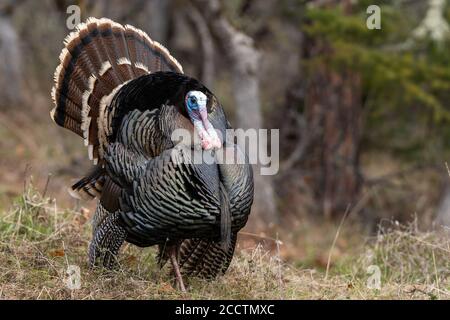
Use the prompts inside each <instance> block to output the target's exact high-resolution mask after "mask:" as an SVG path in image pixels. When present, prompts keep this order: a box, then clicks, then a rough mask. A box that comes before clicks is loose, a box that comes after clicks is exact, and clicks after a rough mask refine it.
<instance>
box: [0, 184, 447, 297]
mask: <svg viewBox="0 0 450 320" xmlns="http://www.w3.org/2000/svg"><path fill="white" fill-rule="evenodd" d="M90 216H91V210H88V209H85V208H81V209H79V210H63V209H61V208H59V207H58V205H57V203H56V201H55V200H54V199H49V198H47V197H45V196H42V195H41V193H40V192H38V191H37V190H36V189H35V188H34V187H33V186H32V185H29V184H28V185H26V188H25V191H24V193H23V194H22V195H20V196H18V197H17V198H16V199H15V201H14V203H13V204H12V205H11V207H10V208H9V209H7V210H4V211H3V212H2V213H0V298H1V299H445V298H450V281H449V277H448V276H449V273H450V259H448V255H449V253H450V242H449V241H448V238H446V235H445V230H444V231H442V232H441V233H439V232H433V233H425V232H420V231H419V230H417V227H416V226H415V225H414V224H412V225H409V226H407V227H406V226H401V225H399V224H396V223H395V222H389V223H387V224H386V225H385V226H384V227H383V229H380V231H379V232H378V235H377V236H375V237H364V236H363V234H364V233H362V232H359V231H358V232H355V229H356V228H358V227H357V226H356V225H353V223H352V222H348V223H347V224H346V223H345V222H344V224H343V225H342V226H341V227H339V226H336V225H335V224H332V223H330V224H328V223H321V225H320V227H319V226H316V225H314V224H313V223H311V224H307V225H302V226H300V227H299V228H298V230H299V231H298V233H299V234H300V236H298V235H297V234H292V233H287V232H282V230H279V240H278V242H277V241H276V239H272V238H270V237H267V236H265V235H264V234H259V235H253V234H249V233H246V232H242V234H241V235H240V237H239V247H238V250H237V253H236V256H235V258H234V259H233V262H232V264H231V266H230V268H229V270H228V272H227V273H226V275H224V276H222V277H220V278H218V279H215V280H213V281H205V280H201V279H188V280H187V284H188V292H187V293H186V294H183V293H181V292H180V291H178V290H177V289H175V288H174V287H173V277H172V275H171V273H170V272H169V270H168V268H163V269H162V270H161V269H160V268H159V267H158V266H157V265H156V263H155V256H156V251H155V250H154V249H153V248H148V249H138V248H136V247H134V246H131V245H127V246H125V247H124V248H123V250H122V252H121V259H120V269H119V270H116V271H112V272H111V271H109V272H108V271H106V270H102V269H98V270H91V269H89V268H88V265H87V260H86V253H87V247H88V244H89V239H90V230H91V229H90V228H91V227H90V222H89V219H90ZM297 239H301V241H300V240H297ZM294 243H295V244H294ZM294 247H295V248H297V247H301V248H302V249H303V251H299V250H294ZM294 252H295V255H296V257H294ZM69 266H75V269H76V268H78V267H79V268H80V282H79V285H80V286H79V288H77V282H76V281H75V282H73V279H75V278H74V276H70V275H69V273H70V270H71V268H74V267H69ZM68 270H69V273H68ZM72 270H73V269H72ZM75 272H76V270H75ZM71 279H72V282H71V283H72V286H71V285H70V284H69V283H68V282H70V281H71ZM378 279H379V280H380V281H378Z"/></svg>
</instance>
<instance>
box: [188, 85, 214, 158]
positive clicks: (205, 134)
mask: <svg viewBox="0 0 450 320" xmlns="http://www.w3.org/2000/svg"><path fill="white" fill-rule="evenodd" d="M207 102H208V97H207V96H206V95H205V94H204V93H203V92H201V91H195V90H193V91H189V92H188V93H187V94H186V97H185V105H186V111H187V113H188V115H189V118H190V119H191V121H192V123H193V125H194V127H195V128H196V129H197V132H198V134H199V136H200V139H201V140H202V147H203V148H204V149H206V150H208V149H211V148H220V147H221V146H222V142H221V141H220V139H219V137H218V136H217V133H216V131H215V129H214V127H213V126H212V124H211V122H209V120H208V111H207V109H206V104H207Z"/></svg>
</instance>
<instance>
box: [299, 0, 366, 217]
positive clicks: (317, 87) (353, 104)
mask: <svg viewBox="0 0 450 320" xmlns="http://www.w3.org/2000/svg"><path fill="white" fill-rule="evenodd" d="M344 9H345V10H346V11H347V12H348V10H350V8H349V7H344ZM305 49H306V56H307V57H312V58H314V57H318V56H326V55H330V56H332V55H333V52H332V51H333V49H332V48H331V47H330V45H329V44H327V43H326V42H324V41H321V40H320V39H307V41H306V45H305ZM361 109H362V97H361V79H360V77H359V75H358V74H356V73H355V72H353V71H351V70H343V71H339V72H338V71H336V70H333V68H332V67H331V66H329V65H327V62H322V63H321V64H320V65H319V66H317V67H316V68H315V69H314V71H313V74H312V76H311V78H310V80H309V83H308V86H307V90H306V103H305V114H306V120H307V126H308V127H309V129H308V132H318V134H317V136H316V137H314V141H312V143H311V146H312V147H311V153H310V154H309V157H308V160H306V164H305V165H306V167H307V169H308V171H309V172H311V179H310V182H311V187H312V190H313V192H314V194H315V196H316V199H317V201H318V202H319V203H320V204H321V211H322V213H323V215H324V216H325V217H326V218H336V217H339V216H341V215H343V214H344V213H345V211H346V210H347V208H348V207H349V206H354V205H355V204H356V202H357V200H358V197H359V195H360V191H361V185H362V183H361V182H362V181H361V180H362V179H361V177H360V171H359V146H360V142H361V131H362V127H361V117H362V110H361Z"/></svg>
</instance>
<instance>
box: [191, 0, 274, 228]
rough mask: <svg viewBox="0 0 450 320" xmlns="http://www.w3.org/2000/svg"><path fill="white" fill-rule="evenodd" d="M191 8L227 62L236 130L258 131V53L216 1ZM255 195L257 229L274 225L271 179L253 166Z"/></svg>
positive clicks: (197, 1) (198, 1) (203, 1)
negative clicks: (196, 13) (263, 225)
mask: <svg viewBox="0 0 450 320" xmlns="http://www.w3.org/2000/svg"><path fill="white" fill-rule="evenodd" d="M193 3H194V5H195V6H196V7H197V8H198V9H199V11H200V12H201V14H202V15H203V16H204V17H205V20H206V21H207V23H208V26H209V29H210V30H211V33H212V34H213V36H214V38H215V39H216V40H217V41H218V43H219V45H220V47H221V49H222V52H223V53H224V54H225V57H226V58H227V59H228V61H229V64H230V71H231V76H232V87H233V94H234V100H235V103H236V116H237V117H236V119H237V127H238V128H242V129H249V128H254V129H260V128H262V126H263V121H262V115H261V103H260V92H259V78H258V70H259V63H260V55H261V54H260V52H259V51H258V50H257V49H256V48H255V47H254V44H253V40H252V39H251V38H250V37H248V36H247V35H245V34H244V33H242V32H240V31H238V30H236V29H235V28H234V27H233V26H232V25H231V24H230V22H229V21H228V20H227V19H226V18H225V16H224V15H223V13H222V8H221V3H220V1H218V0H212V1H206V0H195V1H193ZM253 169H254V179H255V196H254V204H253V211H252V213H253V214H254V215H255V216H257V217H258V219H256V220H254V221H255V222H256V224H257V227H259V226H260V225H259V224H261V223H265V225H266V226H267V224H270V223H277V222H278V215H277V212H276V207H275V195H274V190H273V186H272V177H271V176H261V175H260V170H259V169H260V166H259V165H255V166H254V168H253Z"/></svg>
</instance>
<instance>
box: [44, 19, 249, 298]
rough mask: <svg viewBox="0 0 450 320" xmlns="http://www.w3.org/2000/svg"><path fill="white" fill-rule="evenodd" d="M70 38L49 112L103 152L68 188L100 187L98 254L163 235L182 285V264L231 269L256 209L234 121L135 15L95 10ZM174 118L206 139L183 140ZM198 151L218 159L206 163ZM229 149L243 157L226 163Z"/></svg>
mask: <svg viewBox="0 0 450 320" xmlns="http://www.w3.org/2000/svg"><path fill="white" fill-rule="evenodd" d="M64 43H65V48H64V49H63V50H62V52H61V55H60V64H59V66H58V67H57V69H56V71H55V76H54V81H55V85H54V87H53V89H52V98H53V101H54V103H55V108H54V109H53V110H52V112H51V117H52V119H53V120H54V121H55V122H56V123H57V124H58V125H60V126H62V127H64V128H67V129H69V130H71V131H73V132H75V133H76V134H78V135H79V136H81V137H82V138H83V139H84V143H85V145H86V146H87V148H88V154H89V158H90V159H91V160H93V162H94V167H93V168H92V170H91V171H90V172H89V173H88V174H87V175H86V176H85V177H84V178H82V179H81V180H80V181H79V182H77V183H76V184H74V185H73V186H72V187H71V188H70V193H71V194H72V195H73V196H75V197H77V198H84V199H86V198H87V199H93V198H98V204H97V210H96V212H95V214H94V217H93V223H92V224H93V239H92V241H91V244H90V247H89V262H90V265H91V266H94V265H103V266H105V267H107V268H113V267H114V266H115V265H116V264H117V254H118V252H119V249H120V247H121V245H122V244H123V242H124V241H127V242H130V243H132V244H135V245H137V246H141V247H146V246H152V245H159V251H160V253H159V259H160V262H161V263H162V264H163V263H164V262H165V261H167V260H168V259H170V261H171V263H172V267H173V270H174V272H175V275H176V279H177V281H178V283H179V285H180V287H181V289H182V290H184V284H183V281H182V277H181V275H182V274H185V275H198V276H202V277H206V278H211V277H215V276H216V275H218V274H221V273H224V272H225V271H226V270H227V268H228V266H229V264H230V262H231V259H232V257H233V252H234V248H235V245H236V237H237V232H238V231H239V230H240V229H241V228H242V227H243V226H244V225H245V223H246V222H247V218H248V215H249V213H250V207H251V204H252V201H253V177H252V170H251V167H250V165H249V164H248V161H247V157H246V155H245V153H243V152H242V151H241V150H240V149H239V147H238V146H237V145H235V144H234V142H233V141H232V140H230V139H225V138H224V137H226V132H225V131H226V129H228V128H231V127H230V125H229V122H228V121H227V119H226V116H225V113H224V110H223V108H222V106H221V105H220V103H219V101H218V100H217V98H216V97H215V96H214V95H213V94H212V93H211V92H210V91H209V90H208V89H207V88H206V87H205V86H204V85H202V84H201V83H200V82H199V81H197V80H195V79H193V78H191V77H188V76H186V75H184V74H183V69H182V67H181V65H180V64H179V63H178V62H177V61H176V60H175V59H174V58H173V57H172V56H171V55H170V54H169V52H168V51H167V50H166V49H165V48H164V47H163V46H161V45H160V44H159V43H157V42H155V41H152V40H151V39H150V38H149V37H148V36H147V35H146V34H145V33H144V32H143V31H141V30H138V29H136V28H134V27H132V26H129V25H126V26H122V25H120V24H118V23H115V22H113V21H111V20H108V19H105V18H103V19H95V18H89V19H88V20H87V22H86V23H82V24H80V25H79V26H78V27H77V29H76V31H74V32H72V33H71V34H70V35H69V36H68V37H67V38H66V39H65V42H64ZM176 129H184V130H186V131H187V132H189V133H192V134H193V135H194V136H195V137H197V138H198V139H193V140H192V141H191V140H186V139H180V140H176V139H175V140H173V139H172V135H173V133H174V131H175V130H176ZM186 141H188V142H186ZM196 153H200V154H201V155H202V156H208V155H209V157H210V159H212V161H202V162H200V163H197V162H198V161H197V162H196V161H194V158H195V157H193V155H194V156H195V154H196ZM219 154H222V156H223V155H224V154H225V155H229V154H231V156H233V157H236V158H237V160H238V161H233V163H231V162H230V161H227V162H226V163H227V164H223V162H220V161H217V160H218V155H219ZM235 160H236V159H235ZM228 163H229V164H228Z"/></svg>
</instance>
